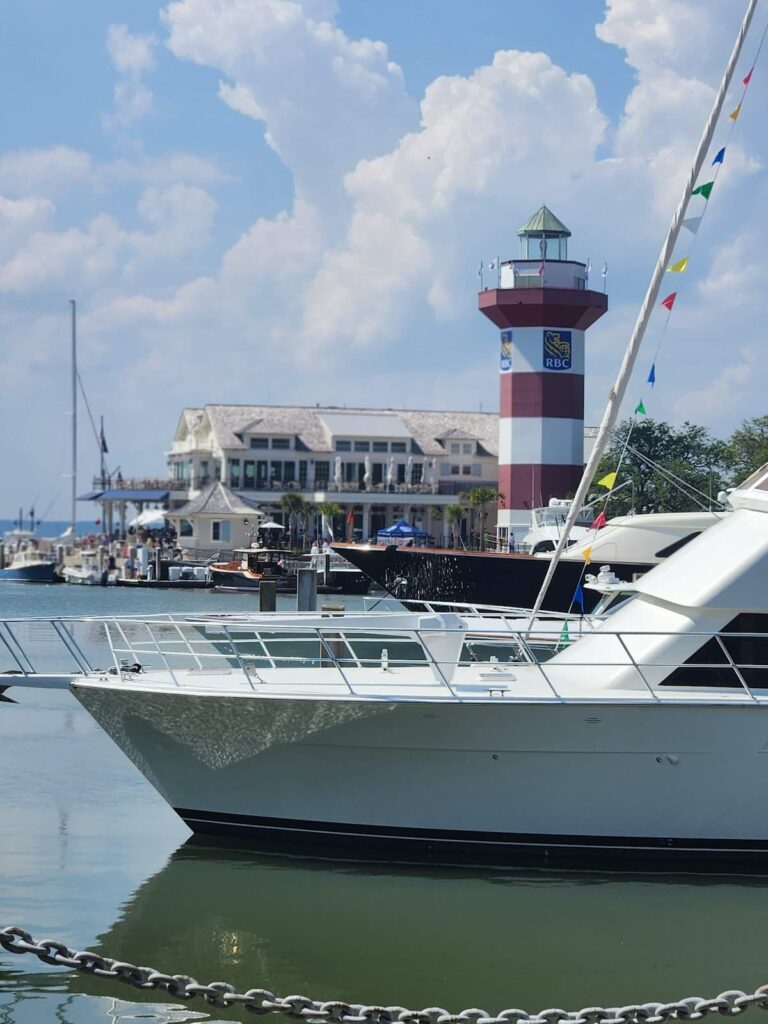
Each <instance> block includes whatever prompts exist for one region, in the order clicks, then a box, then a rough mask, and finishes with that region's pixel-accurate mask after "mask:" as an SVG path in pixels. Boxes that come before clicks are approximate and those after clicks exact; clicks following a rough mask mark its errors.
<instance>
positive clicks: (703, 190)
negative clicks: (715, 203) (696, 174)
mask: <svg viewBox="0 0 768 1024" xmlns="http://www.w3.org/2000/svg"><path fill="white" fill-rule="evenodd" d="M715 159H717V157H715ZM713 163H714V161H713ZM714 187H715V183H714V181H708V182H707V183H706V185H699V186H697V187H696V188H695V189H694V190H693V192H691V195H692V196H704V198H705V199H709V197H710V196H711V195H712V189H713V188H714Z"/></svg>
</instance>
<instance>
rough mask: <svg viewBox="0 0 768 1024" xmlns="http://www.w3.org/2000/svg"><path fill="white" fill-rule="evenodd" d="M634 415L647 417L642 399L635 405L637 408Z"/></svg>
mask: <svg viewBox="0 0 768 1024" xmlns="http://www.w3.org/2000/svg"><path fill="white" fill-rule="evenodd" d="M635 413H636V414H638V415H640V416H647V415H648V413H647V412H646V411H645V406H644V405H643V400H642V398H641V399H640V401H639V402H638V403H637V408H636V409H635Z"/></svg>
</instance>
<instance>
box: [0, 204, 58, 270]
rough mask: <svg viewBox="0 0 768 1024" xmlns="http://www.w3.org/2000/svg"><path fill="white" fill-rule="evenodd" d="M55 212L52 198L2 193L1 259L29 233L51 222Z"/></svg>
mask: <svg viewBox="0 0 768 1024" xmlns="http://www.w3.org/2000/svg"><path fill="white" fill-rule="evenodd" d="M54 213H55V207H54V205H53V203H52V202H51V201H50V199H45V198H42V197H40V196H28V197H26V198H24V199H8V198H6V197H5V196H1V195H0V260H3V259H5V258H7V257H8V256H9V255H11V254H12V253H13V252H14V250H15V249H16V248H17V247H18V245H19V244H20V243H21V242H22V241H23V240H24V239H25V238H26V237H27V236H28V235H29V234H31V233H32V232H34V231H39V230H40V229H41V228H42V227H43V226H44V225H46V224H47V223H49V222H50V220H51V219H52V217H53V215H54Z"/></svg>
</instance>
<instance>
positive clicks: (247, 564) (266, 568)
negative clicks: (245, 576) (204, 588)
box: [214, 548, 287, 576]
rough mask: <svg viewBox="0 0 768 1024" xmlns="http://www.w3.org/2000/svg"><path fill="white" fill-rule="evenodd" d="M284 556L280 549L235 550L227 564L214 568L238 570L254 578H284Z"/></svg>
mask: <svg viewBox="0 0 768 1024" xmlns="http://www.w3.org/2000/svg"><path fill="white" fill-rule="evenodd" d="M285 556H286V552H285V550H283V549H281V548H235V550H234V551H233V552H232V559H231V560H230V561H229V562H220V563H218V564H216V565H215V566H214V568H216V569H229V570H231V571H238V570H239V571H241V572H248V573H251V574H252V575H254V576H285V575H286V572H287V569H286V562H285Z"/></svg>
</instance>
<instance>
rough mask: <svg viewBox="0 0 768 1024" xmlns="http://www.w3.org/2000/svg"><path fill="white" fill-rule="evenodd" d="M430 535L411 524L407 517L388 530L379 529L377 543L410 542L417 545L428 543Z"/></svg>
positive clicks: (397, 543) (399, 543) (398, 543)
mask: <svg viewBox="0 0 768 1024" xmlns="http://www.w3.org/2000/svg"><path fill="white" fill-rule="evenodd" d="M428 536H429V534H428V533H427V532H426V530H420V529H419V527H418V526H411V524H410V523H409V522H406V520H405V519H398V521H397V522H396V523H393V524H392V526H388V527H387V528H386V530H379V532H378V533H377V534H376V543H377V544H396V545H401V544H408V543H409V542H410V543H411V544H413V545H414V546H415V545H420V544H426V542H427V537H428Z"/></svg>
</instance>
